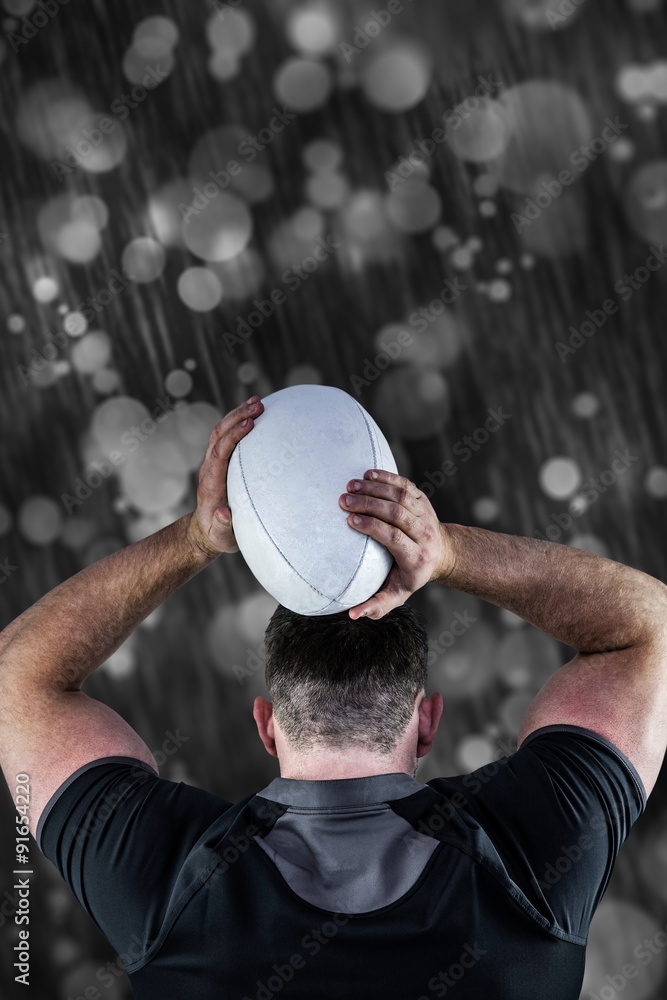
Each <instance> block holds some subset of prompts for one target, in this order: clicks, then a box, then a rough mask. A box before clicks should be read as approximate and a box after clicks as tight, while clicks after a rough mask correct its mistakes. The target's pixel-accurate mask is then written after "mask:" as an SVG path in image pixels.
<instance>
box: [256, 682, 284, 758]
mask: <svg viewBox="0 0 667 1000" xmlns="http://www.w3.org/2000/svg"><path fill="white" fill-rule="evenodd" d="M252 715H253V718H254V720H255V722H256V723H257V732H258V733H259V738H260V740H261V741H262V743H263V744H264V749H265V750H266V752H267V753H268V754H271V756H272V757H277V756H278V751H277V750H276V741H275V735H274V728H273V702H272V701H267V700H266V698H262V697H261V696H260V695H258V696H257V697H256V698H255V702H254V704H253V708H252Z"/></svg>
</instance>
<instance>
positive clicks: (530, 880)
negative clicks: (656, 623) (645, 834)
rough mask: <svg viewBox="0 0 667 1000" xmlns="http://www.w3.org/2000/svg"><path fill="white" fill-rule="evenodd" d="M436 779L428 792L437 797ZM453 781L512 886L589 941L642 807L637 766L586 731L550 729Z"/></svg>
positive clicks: (603, 739)
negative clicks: (616, 865) (594, 915)
mask: <svg viewBox="0 0 667 1000" xmlns="http://www.w3.org/2000/svg"><path fill="white" fill-rule="evenodd" d="M439 780H440V779H436V780H435V781H434V782H429V784H431V785H433V786H434V787H435V788H436V789H437V787H438V781H439ZM442 780H443V782H444V783H445V784H446V785H447V786H449V788H450V789H451V779H442ZM453 780H454V782H456V783H458V790H459V792H460V794H462V801H463V803H464V804H463V805H462V808H463V809H464V810H465V811H466V812H467V813H468V814H469V815H471V816H472V817H473V818H474V819H475V820H476V821H477V822H478V823H479V825H480V826H481V827H482V828H483V829H484V831H485V832H486V833H487V835H488V837H489V838H490V840H491V842H492V844H493V846H494V847H495V849H496V851H497V853H498V854H499V856H500V859H501V861H502V862H503V864H504V866H505V868H506V869H507V872H508V874H509V876H510V878H511V879H512V880H513V881H514V882H515V883H516V884H517V885H518V886H519V888H520V889H521V890H522V892H523V893H524V894H525V895H526V896H527V897H528V899H529V900H530V901H531V903H533V905H534V906H535V907H536V908H537V909H538V910H539V911H540V913H542V914H543V915H544V916H546V917H547V919H548V920H550V921H551V922H552V923H553V924H555V925H557V926H558V927H559V928H560V929H561V930H562V931H565V932H566V933H568V934H570V935H573V936H575V937H577V938H579V939H581V940H582V941H585V940H586V939H587V937H588V931H589V927H590V923H591V920H592V918H593V914H594V913H595V910H596V908H597V906H598V904H599V903H600V900H601V899H602V896H603V895H604V893H605V890H606V888H607V885H608V883H609V879H610V877H611V874H612V870H613V867H614V864H615V862H616V859H617V857H618V854H619V851H620V849H621V846H622V845H623V843H624V841H625V840H626V839H627V837H628V834H629V833H630V829H631V827H632V825H633V824H634V823H635V822H636V821H637V819H638V818H639V816H641V814H642V813H643V811H644V809H645V808H646V790H645V788H644V785H643V783H642V780H641V778H640V776H639V773H638V772H637V770H636V768H635V767H634V766H633V764H632V763H631V761H630V760H629V759H628V758H627V757H626V756H625V755H624V754H623V753H622V751H621V750H620V749H619V748H618V747H616V746H615V745H614V744H613V743H612V742H611V741H609V740H608V739H607V738H606V737H604V736H602V735H600V734H599V733H595V732H594V731H592V730H590V729H585V728H583V727H580V726H570V725H557V726H544V727H542V728H540V729H537V730H535V731H534V732H533V733H531V734H530V735H529V736H528V737H527V738H526V739H525V740H524V741H523V743H522V744H521V746H520V748H519V749H518V750H517V751H516V752H515V753H513V754H511V755H509V756H507V757H503V758H501V760H499V761H495V762H494V763H493V764H489V765H485V766H484V767H481V768H478V769H477V770H476V771H472V772H471V773H470V774H467V775H464V776H463V777H456V778H455V779H453Z"/></svg>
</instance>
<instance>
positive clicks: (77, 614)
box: [0, 397, 263, 834]
mask: <svg viewBox="0 0 667 1000" xmlns="http://www.w3.org/2000/svg"><path fill="white" fill-rule="evenodd" d="M252 399H253V400H256V399H257V397H252ZM254 405H255V409H254V410H253V409H252V408H251V404H249V403H246V404H243V405H242V406H240V407H238V408H237V409H236V410H233V411H232V412H231V413H229V414H227V416H226V417H225V418H224V419H223V420H222V421H220V423H219V424H217V425H216V426H215V428H214V429H213V431H212V433H211V437H210V440H209V445H208V448H207V452H206V457H205V459H204V463H203V465H202V467H201V470H200V473H199V488H198V492H197V509H196V510H195V511H194V512H193V513H191V514H187V515H185V516H184V517H181V518H179V519H178V520H177V521H175V522H174V523H173V524H170V525H168V526H167V527H166V528H163V529H161V530H160V531H158V532H156V533H155V534H153V535H150V536H149V537H148V538H144V539H142V540H141V541H139V542H136V543H135V544H134V545H130V546H128V547H127V548H125V549H122V550H121V551H119V552H114V553H112V554H111V555H109V556H106V557H105V558H104V559H101V560H99V562H97V563H94V564H93V565H92V566H88V567H86V569H83V570H81V572H80V573H77V574H76V575H75V576H73V577H71V578H70V579H69V580H66V581H65V582H64V583H62V584H60V585H59V586H58V587H56V588H55V589H54V590H52V591H50V592H49V593H48V594H46V595H45V596H44V597H42V598H41V600H39V601H37V603H36V604H34V605H33V606H32V607H30V608H28V610H27V611H25V612H24V613H23V614H22V615H19V617H18V618H16V619H15V620H14V621H13V622H11V624H10V625H8V626H7V628H5V629H4V631H3V632H0V765H1V766H2V770H3V772H4V774H5V777H6V779H7V781H8V783H9V784H10V786H11V785H12V783H13V782H14V779H15V776H16V775H17V774H19V773H27V774H28V775H29V776H30V784H31V803H30V828H31V831H32V833H33V834H34V833H35V830H36V828H37V822H38V820H39V816H40V814H41V812H42V809H43V808H44V806H45V805H46V803H47V801H48V799H49V798H50V796H51V795H52V794H53V792H54V791H55V790H56V789H57V788H58V786H59V785H60V784H62V782H63V781H64V780H65V779H66V778H67V777H69V775H70V774H72V773H73V772H74V771H75V770H77V768H79V767H82V766H83V765H84V764H86V763H89V762H90V761H91V760H96V759H98V758H100V757H106V756H129V757H137V758H139V759H140V760H143V761H145V762H146V763H147V764H149V765H150V766H151V767H154V768H155V770H157V766H156V763H155V759H154V757H153V755H152V753H151V751H150V750H149V749H148V747H147V746H146V744H145V743H144V742H143V740H142V739H141V738H140V737H139V735H138V734H137V733H136V732H135V731H134V730H133V729H132V728H131V727H130V726H129V725H128V724H127V723H126V722H125V721H124V720H123V719H122V718H121V717H120V716H119V715H117V714H116V713H115V712H114V711H112V710H111V709H110V708H108V707H107V706H106V705H103V704H102V703H101V702H98V701H96V700H95V699H93V698H89V697H88V696H87V695H86V694H84V693H83V692H82V691H81V690H80V688H81V685H82V684H83V682H84V680H85V679H86V677H88V675H89V674H91V673H92V672H93V670H95V669H96V667H98V666H99V665H100V664H101V663H103V662H104V661H105V660H106V659H108V657H109V656H110V655H111V654H112V653H113V652H114V650H116V649H117V648H118V646H119V645H120V644H121V643H122V642H123V641H124V640H125V639H126V638H127V637H128V636H129V635H130V633H131V632H133V631H134V629H135V628H136V627H137V626H138V625H139V624H140V623H141V622H142V621H143V620H144V619H145V618H146V617H147V616H148V615H149V614H150V613H151V612H152V611H153V610H154V609H155V608H156V607H158V605H159V604H161V603H162V602H163V601H164V600H165V599H166V598H167V597H168V596H169V595H170V594H172V593H173V592H174V591H175V590H177V589H178V588H179V587H181V586H182V585H183V584H184V583H186V582H187V581H188V580H190V579H191V578H192V577H193V576H194V575H195V574H196V573H198V572H199V571H200V570H202V569H203V568H204V567H205V566H207V565H208V564H209V563H210V562H211V561H212V560H213V559H215V558H216V557H217V556H218V555H220V554H221V553H222V552H235V551H237V550H238V546H237V545H236V540H235V538H234V533H233V530H232V526H231V515H230V512H229V508H228V507H227V506H226V505H227V467H228V464H229V458H230V457H231V453H232V451H233V449H234V447H235V446H236V444H237V443H238V441H240V440H241V438H242V437H244V436H245V435H246V434H247V433H248V432H249V431H250V430H251V429H252V427H253V426H254V425H253V420H252V419H249V418H251V417H257V416H259V414H260V413H261V412H262V410H263V404H262V403H261V402H258V401H257V402H255V404H254ZM244 419H245V421H247V422H245V423H243V422H242V421H244ZM223 514H225V515H228V516H229V517H228V519H227V520H225V519H224V518H223V516H222V515H223Z"/></svg>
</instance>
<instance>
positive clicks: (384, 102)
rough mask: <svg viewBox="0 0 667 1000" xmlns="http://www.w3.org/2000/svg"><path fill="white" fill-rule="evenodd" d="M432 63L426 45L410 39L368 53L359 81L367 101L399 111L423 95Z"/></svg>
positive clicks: (415, 103) (383, 107)
mask: <svg viewBox="0 0 667 1000" xmlns="http://www.w3.org/2000/svg"><path fill="white" fill-rule="evenodd" d="M432 73H433V64H432V60H431V56H430V54H429V52H428V51H427V49H426V48H425V47H423V46H421V45H418V44H417V43H414V42H407V41H401V42H396V43H394V44H392V45H390V46H388V47H387V48H385V49H384V50H383V51H380V52H374V53H372V54H371V55H370V56H369V60H368V63H367V65H366V66H365V67H364V69H363V71H362V77H361V85H362V89H363V92H364V94H365V95H366V98H367V99H368V101H369V102H370V103H371V104H373V105H374V106H375V107H376V108H380V110H382V111H389V112H394V113H396V114H399V113H401V112H404V111H409V110H411V109H412V108H414V107H415V106H416V105H417V104H419V102H420V101H422V100H423V99H424V97H425V96H426V93H427V91H428V89H429V86H430V84H431V76H432Z"/></svg>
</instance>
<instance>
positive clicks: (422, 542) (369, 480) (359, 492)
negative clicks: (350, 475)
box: [339, 469, 454, 619]
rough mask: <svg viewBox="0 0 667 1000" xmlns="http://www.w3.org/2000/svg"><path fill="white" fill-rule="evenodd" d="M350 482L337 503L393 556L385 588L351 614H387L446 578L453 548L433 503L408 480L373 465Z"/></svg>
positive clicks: (352, 523)
mask: <svg viewBox="0 0 667 1000" xmlns="http://www.w3.org/2000/svg"><path fill="white" fill-rule="evenodd" d="M347 486H348V490H349V492H348V493H343V494H342V495H341V497H340V500H339V503H340V505H341V507H342V508H343V510H345V511H348V512H349V514H350V516H349V517H348V524H349V525H350V527H351V528H354V530H355V531H359V532H361V533H362V534H364V535H369V536H370V537H371V538H374V539H375V540H376V541H377V542H380V544H381V545H384V546H385V548H387V549H388V550H389V552H391V554H392V555H393V557H394V563H393V565H392V567H391V570H390V571H389V575H388V576H387V579H386V580H385V581H384V583H383V585H382V587H381V589H380V590H378V592H377V593H376V594H374V595H373V597H371V598H369V600H367V601H364V603H363V604H357V605H356V607H354V608H350V618H353V619H356V618H361V617H362V616H365V617H367V618H383V617H384V616H385V615H386V614H387V613H388V612H389V611H391V610H392V609H393V608H397V607H399V606H400V605H401V604H404V603H405V602H406V600H407V599H408V597H410V595H411V594H414V593H415V591H416V590H419V589H420V588H421V587H423V586H425V584H427V583H430V582H431V581H432V580H436V579H437V580H438V581H439V582H441V583H442V582H444V580H445V579H446V578H447V576H449V574H450V573H451V572H452V570H453V568H454V551H453V547H452V545H451V541H450V540H449V538H448V536H447V533H446V529H445V526H444V525H443V524H441V523H440V521H439V520H438V518H437V516H436V513H435V511H434V510H433V507H432V505H431V502H430V501H429V499H428V498H427V497H426V496H424V494H423V493H422V492H421V491H420V490H419V489H418V488H417V486H415V484H414V483H413V482H411V481H410V480H409V479H406V478H405V477H403V476H397V475H395V474H394V473H393V472H386V471H385V470H383V469H369V470H368V472H366V473H365V474H364V478H363V479H352V480H350V482H349V483H348V484H347ZM355 517H359V518H360V521H359V523H355V520H354V519H355Z"/></svg>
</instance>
